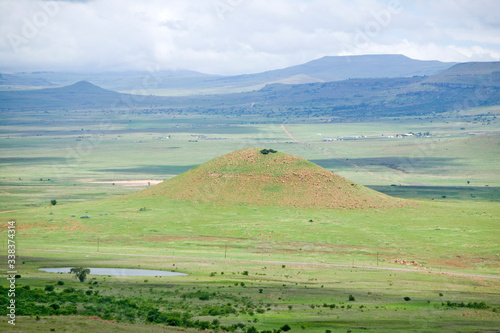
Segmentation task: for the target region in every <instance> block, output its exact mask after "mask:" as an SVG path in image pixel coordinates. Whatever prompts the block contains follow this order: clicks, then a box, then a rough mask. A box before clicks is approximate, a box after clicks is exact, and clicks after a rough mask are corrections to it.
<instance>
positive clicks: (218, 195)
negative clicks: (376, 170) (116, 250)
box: [133, 148, 409, 209]
mask: <svg viewBox="0 0 500 333" xmlns="http://www.w3.org/2000/svg"><path fill="white" fill-rule="evenodd" d="M261 150H262V149H261V148H246V149H241V150H237V151H235V152H232V153H230V154H227V155H223V156H220V157H218V158H215V159H213V160H211V161H209V162H207V163H204V164H202V165H200V166H198V167H196V168H194V169H191V170H189V171H187V172H185V173H183V174H181V175H178V176H177V177H174V178H172V179H170V180H167V181H165V182H163V183H161V184H159V185H157V186H154V187H151V188H149V189H146V190H144V191H141V192H139V193H137V194H135V195H133V196H138V197H151V196H164V197H166V198H171V199H186V200H190V201H193V202H200V203H214V204H218V205H235V204H236V205H238V204H249V205H258V206H262V205H266V206H290V207H301V208H336V209H338V208H344V209H350V208H352V209H359V208H390V207H403V206H405V205H408V204H409V202H408V201H404V200H400V199H395V198H392V197H389V196H387V195H384V194H382V193H379V192H376V191H373V190H370V189H368V188H366V187H364V186H361V185H358V184H355V183H353V182H351V181H349V180H347V179H345V178H343V177H340V176H338V175H336V174H334V173H332V172H330V171H328V170H326V169H324V168H322V167H320V166H318V165H316V164H314V163H312V162H309V161H308V160H305V159H303V158H300V157H297V156H293V155H290V154H285V153H282V152H275V153H268V154H263V153H261Z"/></svg>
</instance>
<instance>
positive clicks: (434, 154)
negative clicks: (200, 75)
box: [0, 107, 500, 332]
mask: <svg viewBox="0 0 500 333" xmlns="http://www.w3.org/2000/svg"><path fill="white" fill-rule="evenodd" d="M499 111H500V108H498V107H490V108H485V109H474V110H468V111H461V112H454V113H448V114H444V115H435V116H432V117H424V118H421V119H419V118H390V119H381V120H379V121H376V122H333V123H326V122H325V121H324V120H322V119H314V120H311V119H307V120H305V119H288V120H287V121H286V123H285V124H284V126H285V128H286V129H287V131H288V133H286V132H285V131H284V129H283V127H282V126H281V125H282V122H283V120H282V119H275V120H273V121H271V122H267V123H262V119H258V118H252V117H235V118H227V117H221V116H217V117H216V116H213V117H209V116H197V115H165V114H161V113H151V112H148V113H145V112H142V113H141V112H140V111H137V112H136V113H134V112H132V113H125V114H120V113H112V112H109V113H106V114H105V116H104V117H103V115H102V113H101V112H97V111H88V110H76V111H74V112H67V113H66V112H63V114H61V111H48V112H47V113H46V114H44V115H42V116H33V117H26V116H25V115H23V116H21V115H16V114H10V115H5V117H3V119H2V121H1V123H0V126H1V127H0V129H1V136H0V140H1V142H2V143H1V147H0V151H1V153H2V154H1V156H2V157H1V162H2V163H1V176H0V190H1V198H2V204H1V216H2V220H3V221H4V222H5V223H6V222H7V221H9V220H12V219H14V220H16V221H17V242H18V245H17V251H18V255H19V258H18V270H19V271H20V274H21V275H22V278H21V279H18V283H19V285H20V286H26V285H29V286H30V287H31V288H32V289H33V290H36V289H37V288H41V289H42V290H43V288H44V287H45V286H46V285H48V284H49V285H56V292H62V290H63V289H64V288H67V287H68V286H70V287H73V288H75V289H77V290H88V289H89V288H90V287H91V286H92V285H89V284H87V283H84V284H82V283H79V282H77V280H75V279H74V278H73V277H71V276H69V275H54V274H50V273H44V272H40V271H38V268H40V267H54V266H77V265H79V266H87V267H96V266H97V267H99V266H100V267H129V268H139V267H140V268H156V269H163V270H176V271H180V272H185V273H188V274H189V275H188V276H187V277H172V278H168V277H148V278H143V277H142V278H138V277H110V276H105V277H98V276H91V279H93V280H91V281H93V282H96V281H97V282H98V288H99V289H98V290H99V291H100V295H101V296H113V297H117V298H122V299H128V300H134V301H135V302H136V303H137V304H139V308H141V304H146V303H153V304H155V305H156V306H157V307H158V308H160V309H162V311H165V312H168V311H180V312H189V313H190V314H191V315H192V318H193V320H194V319H196V320H201V321H210V322H212V321H213V320H214V319H217V320H219V321H220V323H221V324H222V325H235V324H237V323H243V324H245V325H246V326H245V328H244V330H245V331H246V330H247V329H248V328H249V327H251V326H255V327H256V328H257V329H258V330H259V331H262V330H273V329H278V328H280V327H282V326H283V325H284V324H288V325H289V326H290V327H291V328H292V332H294V331H305V332H325V331H326V330H331V331H332V332H346V331H348V330H350V331H351V332H361V331H363V332H366V331H370V332H391V331H392V332H401V331H405V332H411V331H415V332H432V331H439V332H476V331H485V332H497V331H498V327H499V322H500V317H499V314H498V309H499V308H500V302H499V299H500V298H499V297H498V296H499V290H500V289H499V280H498V279H495V278H491V277H498V275H499V274H498V273H499V267H500V258H499V253H500V249H499V245H498V238H499V236H500V235H499V228H498V226H499V222H500V221H499V216H500V214H499V213H500V204H499V202H498V201H499V198H500V195H499V193H498V187H499V184H500V177H499V174H498V167H497V165H498V156H499V143H500V137H499V135H498V134H499V133H498V130H499V128H498V123H497V119H496V117H497V116H498V113H499ZM103 119H104V120H103ZM40 124H42V125H40ZM410 132H412V133H426V132H429V134H430V135H429V136H428V137H416V136H415V135H414V136H408V137H405V138H379V137H378V136H381V135H384V136H393V135H394V136H395V135H396V134H407V133H410ZM289 134H290V135H291V136H289ZM351 136H363V137H364V138H359V139H355V140H349V139H347V138H344V140H339V141H331V142H324V141H323V138H325V137H327V138H337V139H342V138H343V137H351ZM244 147H268V148H273V149H276V150H279V151H283V152H287V153H291V154H294V155H297V156H300V157H303V158H306V159H309V160H312V161H314V162H315V163H317V164H319V165H321V166H323V167H325V168H327V169H329V170H331V171H333V172H335V173H337V174H339V175H341V176H343V177H346V178H347V179H350V180H352V181H354V182H357V183H360V184H363V185H367V186H372V187H373V188H376V189H378V190H381V191H383V192H386V193H392V194H394V195H398V196H401V197H405V198H411V201H412V202H413V203H414V204H412V205H411V206H410V207H408V208H404V209H402V208H397V209H396V208H394V209H379V210H375V209H373V210H311V209H295V208H287V207H252V206H247V205H244V204H242V205H237V206H220V205H209V204H193V203H190V202H185V201H166V200H164V199H162V198H155V199H151V198H138V197H122V196H123V195H126V194H131V193H134V192H136V191H138V190H140V189H142V188H144V187H146V185H142V186H123V185H121V183H118V182H119V181H126V180H164V179H168V178H170V177H173V176H175V175H177V174H179V173H181V172H184V171H187V170H189V169H190V168H192V167H194V166H196V165H199V164H201V163H204V162H206V161H208V160H210V159H212V158H215V157H217V156H220V155H222V154H225V153H228V152H231V151H233V150H236V149H240V148H244ZM103 181H106V182H108V183H95V182H103ZM113 182H116V183H115V184H114V185H113ZM52 199H54V200H57V205H55V206H51V205H50V200H52ZM141 208H143V210H141ZM83 215H89V216H90V218H89V219H81V218H80V216H83ZM5 230H6V229H4V232H3V236H2V241H1V242H0V244H1V245H2V248H3V251H4V253H6V240H7V232H6V231H5ZM1 264H2V265H5V264H6V260H3V262H2V263H1ZM2 267H3V266H2ZM244 272H248V273H244ZM222 273H224V274H222ZM57 281H63V282H64V286H57ZM242 282H243V284H244V285H242V284H241V283H242ZM236 284H237V285H236ZM2 285H3V286H6V282H3V283H2ZM187 290H192V291H201V290H203V291H207V292H209V293H210V294H215V295H214V297H212V298H210V299H209V300H200V299H198V298H196V297H194V298H193V297H190V296H189V295H190V294H186V293H187ZM182 295H184V297H183V296H182ZM186 295H188V296H186ZM349 295H353V297H354V298H355V301H349V300H348V299H349ZM441 295H442V296H441ZM96 297H97V296H96ZM404 297H409V298H410V299H411V300H410V301H405V300H404V299H403V298H404ZM447 301H450V302H451V303H449V304H452V305H453V304H455V303H456V304H458V303H460V302H465V304H467V303H468V302H478V303H481V302H484V303H485V304H486V305H487V308H483V309H480V308H473V307H472V308H469V307H456V306H446V305H443V304H446V302H447ZM227 303H232V306H235V305H236V304H240V308H239V309H238V311H237V312H236V313H229V314H222V315H221V314H219V315H215V316H213V315H207V314H206V311H205V312H204V310H203V309H204V308H206V307H207V306H208V305H213V306H220V305H222V304H227ZM183 304H186V305H183ZM245 304H246V305H245ZM324 304H327V305H328V304H336V307H335V308H330V307H324V306H323V305H324ZM47 305H48V304H47ZM348 305H349V307H348ZM61 306H64V303H61ZM80 306H82V307H84V304H83V305H80ZM144 306H146V305H144ZM168 309H171V310H168ZM256 309H262V311H263V312H262V313H261V312H257V311H256ZM124 316H125V315H124ZM101 317H102V316H101ZM5 318H6V317H5ZM5 318H4V319H3V320H2V322H1V323H0V327H2V329H9V330H12V331H18V332H33V331H50V330H51V329H55V330H56V331H73V332H78V331H81V332H84V331H88V330H89V329H93V330H95V331H103V332H108V331H109V332H112V331H118V330H120V331H125V332H129V331H130V332H136V331H152V332H153V331H155V330H159V329H160V328H162V329H165V330H167V331H168V330H171V331H172V332H177V331H186V332H187V331H189V329H187V328H182V329H181V328H172V327H164V325H165V324H146V323H144V319H143V317H140V316H139V314H137V315H136V319H135V320H134V323H131V321H132V320H130V318H129V319H127V317H126V316H125V317H118V315H117V316H116V317H113V316H111V315H110V316H108V317H105V318H99V317H96V316H90V317H89V316H81V313H80V312H79V313H78V315H77V316H56V315H52V316H41V317H39V318H38V320H37V318H36V316H20V317H19V318H18V325H16V327H11V326H10V325H9V326H8V324H7V323H6V320H5ZM89 318H90V320H89ZM141 318H142V319H141Z"/></svg>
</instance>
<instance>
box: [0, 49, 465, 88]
mask: <svg viewBox="0 0 500 333" xmlns="http://www.w3.org/2000/svg"><path fill="white" fill-rule="evenodd" d="M454 64H455V63H445V62H440V61H421V60H414V59H410V58H408V57H405V56H403V55H362V56H335V57H323V58H320V59H317V60H313V61H310V62H307V63H305V64H301V65H297V66H292V67H287V68H283V69H276V70H271V71H267V72H263V73H257V74H245V75H236V76H219V75H208V74H203V73H199V72H194V71H187V70H175V71H158V72H156V71H149V72H148V71H142V72H141V71H128V72H106V73H94V74H92V73H91V74H79V73H56V72H36V73H18V74H16V75H12V76H11V77H12V79H13V77H17V78H18V79H19V80H22V81H23V82H25V85H27V86H29V85H30V83H31V85H32V86H39V85H41V84H40V82H43V81H46V82H47V85H60V86H63V85H68V84H71V83H73V82H77V81H80V80H86V81H90V82H92V83H94V84H97V85H99V86H101V87H103V88H106V89H110V90H115V91H120V92H126V93H138V94H148V95H149V94H152V95H173V96H176V95H196V94H219V93H231V92H242V91H252V90H258V89H260V88H262V87H264V86H265V85H266V84H271V83H285V84H302V83H314V82H329V81H339V80H345V79H353V78H383V77H388V78H391V77H411V76H415V75H419V76H420V75H426V76H428V75H434V74H437V73H439V72H441V71H443V70H445V69H448V68H450V67H451V66H453V65H454ZM30 80H32V81H30ZM0 84H5V83H2V82H1V81H0ZM4 90H5V89H4Z"/></svg>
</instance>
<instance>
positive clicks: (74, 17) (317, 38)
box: [0, 0, 500, 74]
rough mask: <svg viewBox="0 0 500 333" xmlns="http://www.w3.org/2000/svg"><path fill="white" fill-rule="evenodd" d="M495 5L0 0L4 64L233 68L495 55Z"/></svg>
mask: <svg viewBox="0 0 500 333" xmlns="http://www.w3.org/2000/svg"><path fill="white" fill-rule="evenodd" d="M391 3H392V4H393V5H392V6H391ZM394 4H396V5H394ZM499 7H500V2H498V1H495V0H481V1H475V2H471V1H465V0H443V1H438V2H436V1H431V0H426V1H419V2H415V3H413V2H412V3H409V2H403V1H400V2H399V1H397V0H395V1H391V0H387V1H382V0H380V1H373V0H353V1H349V0H273V1H269V0H190V1H183V0H168V1H161V0H150V1H134V0H90V1H68V0H67V1H57V2H54V1H37V0H4V1H0V35H1V36H3V37H4V38H3V39H2V40H0V70H2V71H19V70H27V71H29V70H75V71H79V70H87V71H89V70H92V71H100V70H125V69H138V70H144V69H145V68H146V67H147V66H153V67H159V68H162V69H169V68H186V69H192V70H199V71H203V72H209V73H219V74H238V73H250V72H258V71H263V70H268V69H274V68H279V67H286V66H290V65H294V64H298V63H302V62H305V61H308V60H312V59H315V58H318V57H321V56H324V55H340V54H373V53H402V54H405V55H407V56H410V57H413V58H417V59H437V60H443V61H488V60H489V61H491V60H497V61H498V60H500V38H499V37H498V36H500V31H499V30H500V23H499V22H498V20H497V17H496V13H498V12H500V8H499Z"/></svg>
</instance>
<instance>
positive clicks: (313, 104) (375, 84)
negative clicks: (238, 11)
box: [0, 58, 500, 118]
mask: <svg viewBox="0 0 500 333" xmlns="http://www.w3.org/2000/svg"><path fill="white" fill-rule="evenodd" d="M359 59H362V58H359ZM329 60H331V59H329ZM373 67H376V66H375V65H373ZM311 68H314V66H312V67H311ZM287 70H289V74H291V73H293V71H295V70H290V69H287ZM394 72H396V70H394ZM309 73H313V70H312V69H310V70H309ZM375 73H376V70H375V69H374V70H373V71H372V72H371V74H372V75H375ZM407 73H409V72H407ZM319 74H320V73H319V72H318V74H317V76H319ZM283 75H285V74H283ZM322 75H323V76H322V77H323V78H326V77H327V75H329V74H328V73H323V74H322ZM272 76H273V77H277V76H276V75H272ZM488 105H500V62H479V63H462V64H457V65H454V66H452V67H451V68H449V69H447V70H444V71H441V72H439V73H437V74H435V75H431V76H411V77H408V76H407V77H391V78H389V77H382V78H352V79H348V80H340V81H329V82H312V83H305V84H283V83H272V84H268V85H265V86H264V87H263V88H261V89H259V90H255V91H249V92H241V93H228V94H213V95H193V96H186V97H162V96H141V95H131V94H123V93H118V92H115V91H111V90H107V89H103V88H100V87H98V86H96V85H94V84H92V83H89V82H87V81H80V82H78V83H76V84H73V85H69V86H65V87H61V88H46V89H35V90H25V91H0V110H13V111H22V110H45V109H47V108H77V107H78V108H102V109H107V110H110V109H113V108H115V107H127V108H129V109H130V108H136V107H137V108H143V109H144V108H150V109H153V108H155V109H161V110H162V112H170V111H175V112H178V111H189V112H198V113H211V114H213V113H216V114H225V115H229V114H232V115H240V114H260V115H263V116H266V117H310V116H321V117H332V118H335V117H359V118H366V117H381V116H405V115H419V114H429V113H433V112H435V113H439V112H444V111H449V110H455V109H463V108H470V107H475V106H488Z"/></svg>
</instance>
